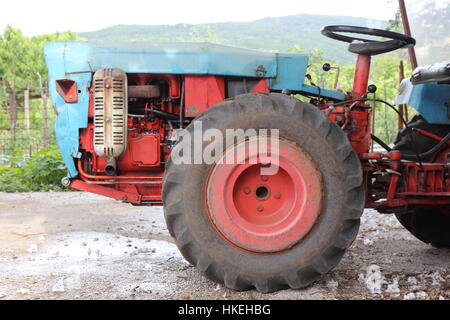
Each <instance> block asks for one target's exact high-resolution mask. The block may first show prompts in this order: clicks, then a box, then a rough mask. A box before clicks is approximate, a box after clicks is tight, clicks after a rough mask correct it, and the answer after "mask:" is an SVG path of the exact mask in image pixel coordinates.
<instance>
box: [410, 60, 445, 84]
mask: <svg viewBox="0 0 450 320" xmlns="http://www.w3.org/2000/svg"><path fill="white" fill-rule="evenodd" d="M411 82H412V84H422V83H429V82H437V83H450V60H447V61H443V62H438V63H433V64H430V65H427V66H424V67H418V68H417V69H416V70H414V72H413V74H412V77H411Z"/></svg>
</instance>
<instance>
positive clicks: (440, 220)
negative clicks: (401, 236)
mask: <svg viewBox="0 0 450 320" xmlns="http://www.w3.org/2000/svg"><path fill="white" fill-rule="evenodd" d="M449 212H450V207H442V208H416V209H414V210H412V211H410V212H405V213H397V214H395V216H396V217H397V219H398V221H399V222H400V223H401V225H402V226H403V227H405V228H406V229H407V230H408V231H409V232H411V234H412V235H413V236H415V237H416V238H417V239H419V240H420V241H422V242H425V243H429V244H431V245H432V246H433V247H436V248H450V231H449V230H450V215H449Z"/></svg>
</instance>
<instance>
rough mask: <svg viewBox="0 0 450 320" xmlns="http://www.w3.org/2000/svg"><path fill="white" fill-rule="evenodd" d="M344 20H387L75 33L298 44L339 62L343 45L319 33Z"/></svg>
mask: <svg viewBox="0 0 450 320" xmlns="http://www.w3.org/2000/svg"><path fill="white" fill-rule="evenodd" d="M332 24H347V25H357V26H370V27H378V28H383V29H384V28H385V27H386V25H387V21H382V20H373V19H367V18H362V17H351V16H326V15H312V14H296V15H289V16H283V17H266V18H261V19H258V20H254V21H249V22H216V23H203V24H187V23H178V24H171V25H140V24H119V25H113V26H111V27H107V28H103V29H100V30H96V31H91V32H79V33H78V34H79V35H80V36H81V37H83V38H86V39H88V40H92V41H97V42H114V41H153V42H190V41H209V42H218V43H220V44H224V45H231V46H238V47H244V48H250V49H265V50H278V51H286V50H288V49H289V48H292V47H294V46H300V47H302V48H304V49H305V51H306V52H308V51H311V50H312V49H316V48H318V49H321V50H322V51H323V52H324V57H326V58H329V59H333V60H336V61H339V62H341V63H345V64H348V63H352V62H354V59H355V58H354V55H353V54H351V53H349V52H347V45H346V44H345V43H340V42H337V41H335V40H331V39H328V38H326V37H324V36H323V35H322V34H321V33H320V29H321V28H322V26H324V25H332Z"/></svg>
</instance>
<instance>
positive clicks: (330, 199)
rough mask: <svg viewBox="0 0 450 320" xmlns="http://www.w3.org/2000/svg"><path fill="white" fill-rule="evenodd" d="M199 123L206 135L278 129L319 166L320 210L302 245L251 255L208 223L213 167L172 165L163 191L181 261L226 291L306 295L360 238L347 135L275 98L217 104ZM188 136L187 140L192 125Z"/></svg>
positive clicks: (356, 164)
mask: <svg viewBox="0 0 450 320" xmlns="http://www.w3.org/2000/svg"><path fill="white" fill-rule="evenodd" d="M196 121H201V123H202V125H203V130H207V129H209V128H218V129H220V130H225V129H226V128H242V129H244V130H245V129H247V128H255V129H259V128H266V129H279V132H280V137H281V138H283V139H288V140H289V141H291V142H294V143H295V144H296V145H298V146H300V147H301V148H303V149H304V150H306V151H307V152H308V153H309V154H310V155H311V157H312V158H313V159H314V160H315V161H316V162H317V165H318V168H319V169H320V172H321V173H322V175H323V187H322V188H323V190H322V191H323V200H322V201H323V205H322V208H321V212H320V215H319V217H318V219H317V220H316V221H315V224H314V225H313V227H312V229H311V230H310V231H309V232H308V233H307V235H306V236H305V237H304V238H302V240H301V241H300V242H299V243H297V244H295V245H294V246H292V247H290V248H289V249H287V250H283V251H280V252H272V253H255V252H250V251H247V250H244V249H241V248H238V247H236V246H234V245H232V244H230V242H229V241H227V240H226V239H225V238H224V237H223V236H222V235H221V234H219V232H218V231H216V228H215V227H214V226H213V224H212V222H211V220H210V219H209V217H208V213H207V209H206V208H205V207H206V204H205V202H206V199H205V197H206V196H205V193H206V192H205V188H206V185H207V181H206V180H207V178H208V174H209V171H210V169H211V165H206V164H201V165H185V164H178V165H176V164H175V163H174V162H173V161H172V159H170V160H169V161H168V163H167V165H166V173H165V177H164V184H163V202H164V214H165V219H166V222H167V227H168V229H169V232H170V234H171V235H172V236H173V237H174V238H175V241H176V244H177V246H178V248H179V249H180V251H181V253H182V254H183V256H184V257H185V258H186V260H187V261H189V262H190V263H191V264H193V265H194V266H196V267H197V268H198V269H199V270H200V271H201V272H202V273H203V274H204V275H206V277H208V278H209V279H211V280H213V281H215V282H218V283H224V284H225V286H226V287H228V288H231V289H234V290H239V291H241V290H248V289H252V288H256V289H257V290H258V291H260V292H273V291H276V290H280V289H284V288H289V287H290V288H293V289H298V288H303V287H306V286H308V285H310V284H312V283H313V282H314V281H316V280H317V279H318V278H319V277H320V276H321V275H322V274H325V273H327V272H328V271H330V270H331V269H332V268H333V267H335V266H336V265H337V264H338V263H339V261H340V260H341V258H342V256H343V255H344V253H345V250H346V249H347V248H348V247H349V246H350V245H351V244H352V243H353V241H354V239H355V238H356V236H357V233H358V230H359V225H360V216H361V214H362V212H363V209H364V204H365V193H364V188H363V178H362V168H361V164H360V161H359V159H358V157H357V155H356V153H355V152H354V151H353V148H352V146H351V144H350V142H349V141H348V139H347V137H346V135H345V134H344V132H343V131H342V130H341V129H340V128H339V127H338V126H337V125H336V124H334V123H332V122H330V121H329V120H328V119H326V118H325V117H324V116H323V114H322V113H321V112H320V111H319V110H318V109H317V108H316V107H314V106H312V105H310V104H307V103H303V102H300V101H299V100H297V99H295V98H292V97H289V96H287V95H283V94H276V93H272V94H253V93H252V94H244V95H240V96H237V97H235V98H234V99H228V100H225V101H222V102H220V103H218V104H217V105H216V106H214V107H212V108H210V109H208V110H207V111H206V112H205V113H204V114H202V115H201V116H200V117H199V118H197V119H196ZM186 130H187V131H188V132H191V133H192V131H193V124H191V125H189V126H188V127H187V128H186ZM178 146H179V144H178V145H176V146H175V148H174V150H173V151H172V154H173V152H175V151H176V149H177V148H178Z"/></svg>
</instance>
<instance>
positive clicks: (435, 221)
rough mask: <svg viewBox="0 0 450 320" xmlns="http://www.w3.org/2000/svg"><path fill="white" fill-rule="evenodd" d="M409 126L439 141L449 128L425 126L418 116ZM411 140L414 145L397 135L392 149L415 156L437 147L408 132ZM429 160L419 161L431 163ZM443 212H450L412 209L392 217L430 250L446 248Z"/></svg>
mask: <svg viewBox="0 0 450 320" xmlns="http://www.w3.org/2000/svg"><path fill="white" fill-rule="evenodd" d="M409 126H410V127H411V128H416V129H422V130H425V131H428V132H430V133H433V134H435V135H437V136H440V137H445V136H446V135H447V134H448V133H449V132H450V126H449V125H436V124H431V123H428V122H427V121H426V120H425V119H424V118H423V117H422V116H421V115H416V116H414V118H413V119H412V120H411V121H410V122H409ZM411 137H412V139H413V141H414V145H413V144H412V143H411V138H410V134H408V132H407V129H403V130H402V131H400V132H399V133H398V135H397V139H396V141H395V146H394V149H395V150H400V151H401V152H402V153H406V154H415V152H418V153H423V152H426V151H428V150H430V149H431V148H433V147H434V146H435V145H436V144H437V142H436V141H435V140H434V139H431V138H429V137H426V136H424V135H421V134H420V133H418V132H412V133H411ZM432 157H433V156H430V157H429V158H428V159H423V160H424V161H427V160H431V158H432ZM445 212H447V213H448V212H450V207H437V208H415V209H413V210H410V211H408V212H405V213H397V214H396V215H395V216H396V217H397V220H398V221H399V222H400V223H401V225H402V226H403V227H405V228H406V229H407V230H408V231H409V232H411V234H412V235H414V236H415V237H416V238H417V239H419V240H421V241H423V242H425V243H428V244H431V245H432V246H434V247H444V248H450V216H449V215H446V214H445Z"/></svg>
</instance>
